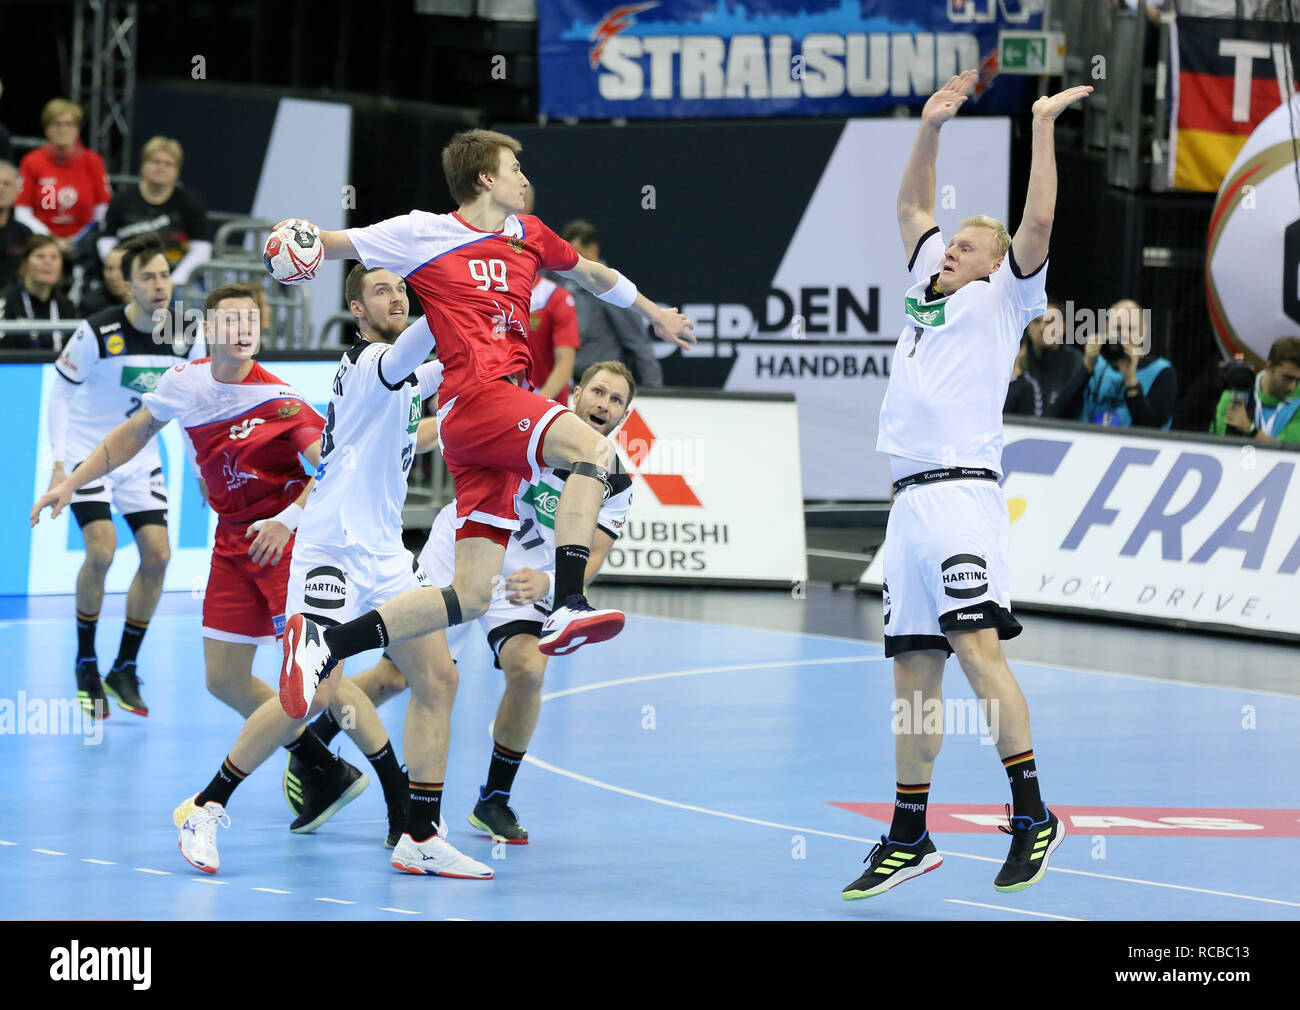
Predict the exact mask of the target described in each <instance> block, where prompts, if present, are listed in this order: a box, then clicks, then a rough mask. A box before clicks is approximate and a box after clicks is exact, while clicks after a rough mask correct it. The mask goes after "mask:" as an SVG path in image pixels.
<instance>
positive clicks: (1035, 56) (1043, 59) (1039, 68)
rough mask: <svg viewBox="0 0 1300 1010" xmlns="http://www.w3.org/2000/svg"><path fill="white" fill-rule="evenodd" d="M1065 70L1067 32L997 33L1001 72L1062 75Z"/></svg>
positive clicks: (999, 69)
mask: <svg viewBox="0 0 1300 1010" xmlns="http://www.w3.org/2000/svg"><path fill="white" fill-rule="evenodd" d="M1064 70H1065V33H1064V32H1016V31H1006V32H999V33H998V73H1000V74H1059V73H1062V72H1063V71H1064Z"/></svg>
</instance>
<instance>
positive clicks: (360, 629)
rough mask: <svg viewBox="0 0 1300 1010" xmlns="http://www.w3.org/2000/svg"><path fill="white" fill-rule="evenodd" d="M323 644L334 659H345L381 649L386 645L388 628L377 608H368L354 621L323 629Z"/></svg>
mask: <svg viewBox="0 0 1300 1010" xmlns="http://www.w3.org/2000/svg"><path fill="white" fill-rule="evenodd" d="M325 644H326V645H327V646H328V647H329V650H330V655H331V656H333V657H334V658H335V659H347V658H348V657H349V656H355V655H356V654H357V653H359V652H368V651H369V650H370V649H382V648H384V647H385V646H387V645H388V629H387V628H385V627H384V619H383V618H382V617H380V616H379V611H378V610H370V611H367V612H366V613H364V614H362V615H361V616H360V617H358V618H357V619H356V620H355V621H348V623H347V624H340V625H338V626H337V627H334V628H327V629H326V631H325Z"/></svg>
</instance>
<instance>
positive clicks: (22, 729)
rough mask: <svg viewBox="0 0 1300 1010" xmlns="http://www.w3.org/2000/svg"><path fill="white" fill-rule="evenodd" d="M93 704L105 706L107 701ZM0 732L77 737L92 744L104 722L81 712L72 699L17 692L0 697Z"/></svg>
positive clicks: (100, 738) (101, 735)
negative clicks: (40, 696)
mask: <svg viewBox="0 0 1300 1010" xmlns="http://www.w3.org/2000/svg"><path fill="white" fill-rule="evenodd" d="M95 704H96V705H103V706H105V708H107V705H108V702H107V701H105V700H103V699H100V700H97V701H96V702H95ZM101 714H105V713H101ZM0 735H4V736H80V737H82V738H83V739H82V741H81V742H82V743H83V744H84V745H85V746H87V747H94V746H96V745H97V744H99V743H101V742H102V741H103V739H104V722H103V719H102V718H100V719H96V718H94V717H93V716H91V715H88V714H87V713H86V712H84V711H82V708H81V702H80V701H79V700H77V699H76V698H29V697H27V692H26V691H19V692H18V697H17V699H14V698H0Z"/></svg>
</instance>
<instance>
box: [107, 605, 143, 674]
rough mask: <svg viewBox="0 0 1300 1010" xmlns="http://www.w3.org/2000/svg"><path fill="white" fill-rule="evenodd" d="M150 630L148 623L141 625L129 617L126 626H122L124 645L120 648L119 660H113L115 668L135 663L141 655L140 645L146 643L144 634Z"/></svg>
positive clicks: (118, 651)
mask: <svg viewBox="0 0 1300 1010" xmlns="http://www.w3.org/2000/svg"><path fill="white" fill-rule="evenodd" d="M148 630H149V622H148V621H145V622H144V623H143V624H141V623H139V622H138V621H133V620H131V618H129V617H128V618H127V619H126V624H124V625H123V626H122V644H121V645H120V646H118V649H117V659H115V660H113V666H114V667H118V666H121V665H122V664H123V663H134V662H135V658H136V656H138V655H139V654H140V643H141V642H143V641H144V633H145V632H146V631H148Z"/></svg>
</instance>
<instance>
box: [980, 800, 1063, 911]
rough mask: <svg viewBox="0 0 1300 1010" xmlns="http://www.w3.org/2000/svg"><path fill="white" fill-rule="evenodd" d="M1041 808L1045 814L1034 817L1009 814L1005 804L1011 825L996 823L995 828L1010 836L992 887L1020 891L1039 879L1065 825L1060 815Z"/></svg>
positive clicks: (1006, 890)
mask: <svg viewBox="0 0 1300 1010" xmlns="http://www.w3.org/2000/svg"><path fill="white" fill-rule="evenodd" d="M1043 809H1044V810H1045V811H1046V812H1047V817H1045V818H1044V819H1043V820H1041V821H1035V820H1032V819H1031V818H1029V817H1026V816H1021V817H1012V816H1011V804H1009V803H1008V804H1007V805H1006V810H1007V822H1008V823H1009V824H1010V825H1011V826H1010V827H1006V826H1004V825H1002V824H999V825H998V830H999V831H1001V832H1003V833H1004V834H1008V835H1010V836H1011V851H1010V852H1009V853H1007V861H1006V862H1005V863H1003V864H1002V870H1001V871H1000V872H999V873H998V875H997V877H996V878H995V879H994V881H993V889H994V890H995V891H1002V892H1004V893H1005V892H1010V891H1023V890H1024V889H1025V888H1026V887H1028V886H1029V885H1031V884H1036V883H1038V882H1039V881H1040V880H1042V879H1043V874H1044V873H1046V872H1047V861H1048V859H1050V858H1051V856H1052V853H1053V852H1055V851H1056V848H1057V846H1058V845H1060V844H1061V842H1062V841H1064V839H1065V825H1064V824H1062V823H1061V821H1060V818H1058V817H1057V816H1056V814H1054V813H1052V812H1051V811H1050V810H1048V809H1047V808H1046V807H1044V808H1043Z"/></svg>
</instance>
